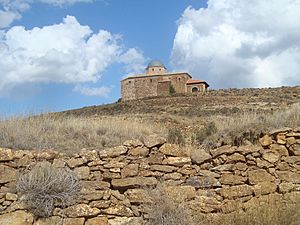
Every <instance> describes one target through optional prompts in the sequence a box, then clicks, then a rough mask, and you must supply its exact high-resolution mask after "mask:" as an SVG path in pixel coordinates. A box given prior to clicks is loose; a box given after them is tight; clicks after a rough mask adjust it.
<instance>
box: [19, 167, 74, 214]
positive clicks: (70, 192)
mask: <svg viewBox="0 0 300 225" xmlns="http://www.w3.org/2000/svg"><path fill="white" fill-rule="evenodd" d="M17 191H18V192H20V193H21V194H22V195H23V197H22V199H23V201H24V203H25V205H26V207H27V209H28V210H30V211H31V212H32V213H33V214H34V215H36V216H39V217H48V216H51V214H52V211H53V209H54V206H55V205H58V206H62V207H64V206H67V205H69V204H72V203H73V202H74V200H75V199H76V197H77V195H78V193H79V191H80V183H79V178H78V177H77V176H76V175H75V174H74V173H73V171H71V170H70V169H69V168H56V167H53V166H52V165H51V163H49V162H39V163H37V164H36V165H35V166H34V167H33V168H32V170H28V171H26V172H24V173H23V174H21V176H20V177H19V179H18V181H17Z"/></svg>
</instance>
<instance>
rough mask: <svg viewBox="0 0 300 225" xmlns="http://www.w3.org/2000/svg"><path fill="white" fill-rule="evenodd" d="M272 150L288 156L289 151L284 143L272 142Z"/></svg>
mask: <svg viewBox="0 0 300 225" xmlns="http://www.w3.org/2000/svg"><path fill="white" fill-rule="evenodd" d="M269 148H270V149H271V150H272V151H275V152H278V153H279V154H280V155H281V156H288V155H289V152H288V150H287V148H286V147H285V146H284V145H280V144H271V145H270V147H269Z"/></svg>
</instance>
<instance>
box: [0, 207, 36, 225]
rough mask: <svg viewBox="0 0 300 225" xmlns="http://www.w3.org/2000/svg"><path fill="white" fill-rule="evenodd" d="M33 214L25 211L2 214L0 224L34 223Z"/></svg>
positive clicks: (20, 224)
mask: <svg viewBox="0 0 300 225" xmlns="http://www.w3.org/2000/svg"><path fill="white" fill-rule="evenodd" d="M32 224H33V215H32V214H30V213H27V212H25V211H21V210H20V211H15V212H11V213H7V214H2V215H0V225H32Z"/></svg>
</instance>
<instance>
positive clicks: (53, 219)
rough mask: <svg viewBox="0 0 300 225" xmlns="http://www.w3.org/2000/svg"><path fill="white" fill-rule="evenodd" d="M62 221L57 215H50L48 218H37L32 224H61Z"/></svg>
mask: <svg viewBox="0 0 300 225" xmlns="http://www.w3.org/2000/svg"><path fill="white" fill-rule="evenodd" d="M62 223H63V218H61V217H59V216H51V217H48V218H40V219H38V220H37V221H36V222H35V223H34V225H61V224H62Z"/></svg>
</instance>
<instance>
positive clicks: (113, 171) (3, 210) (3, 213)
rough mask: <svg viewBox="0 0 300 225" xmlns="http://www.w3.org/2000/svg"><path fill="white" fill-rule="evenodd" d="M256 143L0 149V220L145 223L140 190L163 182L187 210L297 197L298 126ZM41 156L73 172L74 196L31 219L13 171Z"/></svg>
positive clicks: (144, 196) (149, 141) (153, 139)
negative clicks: (66, 151) (77, 186)
mask: <svg viewBox="0 0 300 225" xmlns="http://www.w3.org/2000/svg"><path fill="white" fill-rule="evenodd" d="M259 142H260V145H247V146H241V147H236V146H222V147H220V148H217V149H212V150H210V151H205V150H203V149H193V150H192V151H191V152H186V151H183V149H182V148H180V147H179V146H176V145H172V144H168V143H166V141H165V139H164V138H161V137H158V136H155V135H150V136H148V137H146V138H145V139H144V140H143V141H139V140H130V141H126V142H125V143H124V144H123V145H122V146H118V147H115V148H110V149H106V150H102V151H96V150H93V151H84V150H83V151H81V152H80V153H78V154H76V155H75V156H73V157H71V158H70V157H67V156H65V155H63V154H61V153H58V152H55V151H22V150H17V151H14V150H10V149H1V150H0V224H1V225H5V224H16V225H18V224H19V225H33V224H34V225H41V224H43V225H46V224H49V225H50V224H51V225H53V224H66V225H92V224H97V225H107V224H111V225H123V224H124V225H125V224H133V225H134V224H136V225H140V224H144V223H146V221H147V219H146V218H147V214H146V213H145V205H147V202H149V195H148V191H147V189H149V188H155V187H157V185H159V184H164V186H166V187H167V190H168V191H169V193H170V194H171V195H173V196H174V198H176V196H180V197H182V198H183V199H184V201H185V203H186V204H187V206H188V207H190V208H191V209H192V210H195V211H197V212H202V213H217V212H222V213H230V212H232V211H235V210H237V209H247V208H248V207H251V206H253V205H254V206H255V205H256V203H257V201H259V200H261V199H267V198H269V197H270V196H271V197H273V198H278V199H283V200H286V201H287V202H296V201H300V128H299V129H289V128H286V129H280V130H276V131H274V132H271V133H270V134H269V135H265V136H264V137H262V138H261V139H260V140H259ZM43 160H47V161H49V162H51V163H52V164H53V165H54V166H55V167H63V166H68V167H69V168H71V169H72V170H74V171H75V173H76V174H77V175H78V176H79V177H80V179H81V183H82V190H81V197H80V199H78V201H77V203H76V204H74V205H72V206H69V207H67V208H64V209H61V208H56V209H55V210H54V212H53V216H52V217H50V218H47V219H41V218H34V216H33V215H32V214H31V213H29V212H27V211H26V210H25V209H24V206H23V204H22V201H21V200H22V196H20V195H19V194H18V193H16V192H15V182H16V179H17V177H18V174H19V172H20V171H22V170H24V169H25V168H28V167H30V166H32V165H34V164H35V163H36V162H37V161H43Z"/></svg>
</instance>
